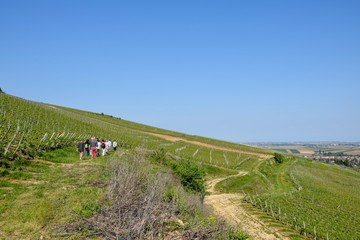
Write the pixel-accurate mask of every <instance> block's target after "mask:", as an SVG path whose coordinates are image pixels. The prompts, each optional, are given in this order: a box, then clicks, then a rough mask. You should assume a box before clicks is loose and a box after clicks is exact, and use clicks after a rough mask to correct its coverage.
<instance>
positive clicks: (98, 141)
mask: <svg viewBox="0 0 360 240" xmlns="http://www.w3.org/2000/svg"><path fill="white" fill-rule="evenodd" d="M96 141H97V145H96V156H97V157H99V156H100V149H101V142H100V140H99V139H98V138H96Z"/></svg>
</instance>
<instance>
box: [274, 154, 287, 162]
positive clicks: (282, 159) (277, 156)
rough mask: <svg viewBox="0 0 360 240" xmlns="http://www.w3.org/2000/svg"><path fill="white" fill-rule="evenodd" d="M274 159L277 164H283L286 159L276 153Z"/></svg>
mask: <svg viewBox="0 0 360 240" xmlns="http://www.w3.org/2000/svg"><path fill="white" fill-rule="evenodd" d="M274 159H275V161H276V162H277V163H283V162H284V160H285V157H284V155H282V154H281V153H274Z"/></svg>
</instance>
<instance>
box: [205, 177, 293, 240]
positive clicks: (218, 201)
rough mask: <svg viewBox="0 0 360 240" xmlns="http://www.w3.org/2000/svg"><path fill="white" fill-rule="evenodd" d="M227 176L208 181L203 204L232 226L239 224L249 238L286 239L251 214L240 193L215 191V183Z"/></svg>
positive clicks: (257, 239) (262, 239) (261, 239)
mask: <svg viewBox="0 0 360 240" xmlns="http://www.w3.org/2000/svg"><path fill="white" fill-rule="evenodd" d="M246 174H247V172H243V171H240V172H239V173H238V174H237V175H232V176H230V177H236V176H244V175H246ZM226 178H229V176H228V177H224V178H217V179H213V180H211V181H208V191H209V192H210V193H211V195H209V196H206V197H205V200H204V202H205V204H206V205H208V206H211V207H212V208H213V210H214V211H215V213H216V214H218V215H219V216H221V217H222V218H224V219H225V221H227V222H228V223H229V224H231V225H233V226H236V227H238V226H241V228H242V229H243V230H244V231H245V232H247V233H248V235H249V236H250V238H251V239H254V240H255V239H256V240H271V239H288V238H287V237H286V236H283V235H282V234H281V233H279V231H278V230H277V229H276V228H274V227H270V226H268V225H266V224H265V223H264V222H263V221H262V220H260V219H259V218H258V217H256V216H254V215H251V214H250V213H249V212H247V211H246V209H245V207H244V205H243V204H244V203H243V202H242V200H243V198H244V196H243V195H242V194H240V193H226V194H219V193H217V192H216V191H215V185H216V184H217V183H219V182H221V181H222V180H225V179H226Z"/></svg>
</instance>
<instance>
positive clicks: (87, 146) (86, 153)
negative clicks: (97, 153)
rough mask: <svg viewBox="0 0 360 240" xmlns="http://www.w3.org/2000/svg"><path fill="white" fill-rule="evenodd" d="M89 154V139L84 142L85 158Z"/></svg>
mask: <svg viewBox="0 0 360 240" xmlns="http://www.w3.org/2000/svg"><path fill="white" fill-rule="evenodd" d="M89 152H90V149H89V139H86V141H85V156H89Z"/></svg>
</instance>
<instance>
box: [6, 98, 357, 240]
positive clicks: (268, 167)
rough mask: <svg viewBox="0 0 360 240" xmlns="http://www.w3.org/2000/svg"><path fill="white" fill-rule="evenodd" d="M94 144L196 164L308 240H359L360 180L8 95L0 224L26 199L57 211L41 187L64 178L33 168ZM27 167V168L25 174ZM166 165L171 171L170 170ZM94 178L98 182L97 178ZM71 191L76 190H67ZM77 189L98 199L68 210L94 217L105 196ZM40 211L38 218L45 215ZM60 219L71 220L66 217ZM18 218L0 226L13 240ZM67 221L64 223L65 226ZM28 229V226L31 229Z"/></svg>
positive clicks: (343, 171) (342, 171)
mask: <svg viewBox="0 0 360 240" xmlns="http://www.w3.org/2000/svg"><path fill="white" fill-rule="evenodd" d="M91 136H97V137H99V138H103V139H108V138H110V139H112V140H116V141H117V142H118V143H119V144H120V147H121V149H122V150H123V151H125V150H130V152H131V151H133V150H134V149H135V148H137V147H141V148H142V149H146V150H147V151H148V150H152V151H159V150H160V149H163V151H164V152H165V153H166V155H167V156H168V157H170V158H171V159H172V161H175V160H177V161H183V160H189V161H190V162H192V163H195V164H197V166H199V167H200V168H202V169H203V170H204V171H205V173H206V176H205V177H206V178H216V177H220V176H222V177H223V176H226V175H228V176H229V177H228V178H226V179H225V180H224V181H222V182H220V183H218V184H217V185H216V189H218V190H219V191H221V192H223V193H228V192H233V193H245V194H246V199H247V201H248V202H249V203H251V204H252V205H253V206H254V207H257V208H259V209H261V210H262V211H264V212H265V213H267V214H268V215H269V216H270V217H271V218H273V219H277V221H279V222H281V223H282V224H284V225H288V226H291V227H293V228H294V229H296V231H298V233H300V234H302V235H306V236H307V237H309V238H315V237H316V238H317V239H360V232H359V228H358V227H357V226H360V208H359V206H360V192H359V191H360V188H359V186H360V173H359V172H355V171H352V170H351V169H347V168H340V167H337V166H333V165H325V164H320V163H315V162H312V161H309V160H307V159H302V158H296V157H291V156H288V157H286V160H285V161H284V162H282V163H279V162H277V161H276V160H275V159H274V158H273V157H272V154H273V153H272V152H270V151H267V150H263V149H258V148H253V147H249V146H245V145H240V144H236V143H230V142H226V141H220V140H216V139H209V138H203V137H199V136H192V135H186V134H182V133H178V132H173V131H168V130H164V129H160V128H154V127H151V126H146V125H142V124H138V123H134V122H130V121H126V120H123V119H119V118H117V117H113V116H108V115H104V114H101V113H91V112H86V111H81V110H76V109H71V108H66V107H60V106H55V105H49V104H42V103H34V102H31V101H27V100H23V99H19V98H16V97H12V96H9V95H5V94H0V158H1V160H0V167H1V168H0V175H1V176H2V178H1V181H0V194H2V195H1V198H0V201H1V203H2V208H1V209H0V214H1V216H2V217H8V216H10V215H12V216H16V215H17V214H20V213H16V212H9V209H13V208H19V207H21V206H22V205H23V204H27V203H26V200H25V199H26V198H27V197H28V196H32V197H31V199H33V197H35V198H36V197H38V200H36V201H39V202H36V201H35V202H36V204H38V203H39V204H40V205H44V207H45V208H44V209H46V208H47V207H48V208H60V206H58V205H56V204H57V203H56V201H55V200H51V201H50V202H53V201H55V203H53V204H54V205H50V206H45V205H46V204H47V203H46V201H42V200H41V199H42V198H43V196H44V194H45V195H46V194H47V193H48V192H47V191H50V188H51V187H49V186H47V185H46V184H45V182H51V181H54V180H52V178H51V176H57V177H60V178H61V177H62V176H63V175H61V174H60V173H59V172H61V171H63V170H59V169H57V168H58V167H60V166H62V167H63V165H60V166H57V167H56V168H55V167H54V166H48V164H45V165H44V164H34V163H35V160H37V159H39V158H42V159H44V160H46V161H48V160H49V159H50V160H51V158H52V157H51V156H52V154H53V153H56V154H55V155H56V156H54V159H58V157H59V154H60V153H61V149H64V148H66V147H70V146H72V147H73V148H74V147H75V143H76V142H77V141H78V140H80V139H87V138H90V137H91ZM59 151H60V152H59ZM60 155H61V154H60ZM75 155H76V154H75ZM75 155H74V156H72V157H73V160H71V158H70V160H69V161H70V162H71V163H73V164H75V166H78V164H80V163H78V162H76V161H75ZM60 159H61V161H60V162H62V161H65V162H66V159H69V158H68V157H61V156H60ZM174 159H175V160H174ZM27 161H32V163H31V164H30V165H29V166H27V164H29V163H28V162H27ZM81 164H82V163H81ZM103 164H105V163H103ZM165 165H168V166H176V164H175V165H174V164H173V163H169V164H165ZM100 166H104V165H101V164H100ZM98 167H99V166H98ZM53 168H54V169H53ZM90 168H91V169H92V167H89V169H90ZM75 169H76V168H75ZM94 169H96V167H95V168H94ZM53 171H55V172H53ZM56 171H59V172H57V173H58V174H60V175H57V173H56ZM94 171H95V170H94ZM238 172H242V173H243V174H237V173H238ZM67 174H68V173H67ZM69 174H70V173H69ZM71 174H75V173H74V172H72V173H71ZM71 174H70V175H71ZM79 174H81V176H80V182H81V181H82V180H81V179H82V178H83V177H84V178H86V179H87V178H88V177H89V175H87V174H88V173H82V172H81V171H80V172H79ZM90 175H91V174H90ZM100 175H101V174H100ZM231 175H234V177H231ZM86 176H87V177H86ZM93 176H94V177H95V176H98V177H99V175H96V174H94V175H93ZM28 179H30V180H33V181H40V184H30V186H28V185H29V183H28V182H26V181H27V180H28ZM65 179H68V181H69V180H70V179H69V178H67V177H66V178H65ZM20 181H24V182H25V183H21V182H20ZM41 181H44V182H41ZM92 181H94V179H93V180H92ZM84 184H85V183H84ZM85 185H86V184H85ZM70 186H72V187H74V186H73V185H72V184H70ZM81 186H82V185H81ZM67 187H69V186H65V188H67ZM38 188H40V189H38ZM29 189H30V190H29ZM44 189H45V190H46V191H45V190H44ZM74 189H77V190H76V191H83V190H84V191H90V192H91V191H94V194H95V195H93V200H94V201H91V202H87V201H85V199H82V200H81V201H79V204H80V205H76V204H75V206H74V207H75V208H74V209H72V210H73V211H75V212H77V213H78V214H80V215H81V214H83V213H84V214H85V215H86V214H87V212H90V213H91V214H93V213H94V212H95V213H96V212H97V210H96V209H97V207H96V206H97V205H98V204H99V202H98V201H100V200H99V199H101V195H102V194H103V193H102V191H103V190H99V189H98V188H95V189H93V190H91V189H90V190H89V189H88V190H86V189H82V190H81V189H78V188H77V187H75V188H74ZM55 193H56V192H55ZM90 194H92V193H90ZM60 195H61V194H60ZM60 195H59V196H60ZM72 197H75V196H72V195H69V196H68V197H67V198H69V201H70V202H72V201H77V200H76V198H74V199H73V200H71V199H72ZM46 198H47V197H46ZM49 198H50V196H49ZM51 198H52V197H51ZM60 198H61V197H60ZM20 199H23V200H21V201H23V202H21V201H20ZM12 200H13V201H12ZM15 200H16V201H15ZM17 200H19V201H20V202H17ZM83 200H84V201H85V202H82V201H83ZM11 204H14V207H11V206H10V205H11ZM16 204H19V205H16ZM31 204H32V203H31ZM34 204H35V203H34ZM36 204H35V205H36ZM35 205H34V206H35ZM34 208H35V207H34ZM44 209H42V208H41V209H40V210H39V211H46V210H44ZM79 209H80V210H79ZM81 209H83V210H81ZM12 211H14V210H12ZM60 212H61V211H60ZM39 214H40V213H39ZM61 214H64V217H65V216H67V217H69V216H68V215H67V213H66V211H65V210H64V212H62V213H61ZM91 214H90V215H91ZM20 215H21V214H20ZM20 215H19V218H16V219H14V220H12V221H13V222H12V221H9V223H2V225H0V226H2V227H6V229H7V231H8V232H10V233H14V232H16V231H17V230H11V226H15V225H16V224H15V222H16V221H19V220H20V221H26V218H30V216H20ZM25 215H26V214H25ZM24 218H25V219H24ZM52 218H53V216H52V215H50V216H48V215H47V214H45V213H44V214H43V216H39V217H37V219H40V220H39V221H40V223H41V224H44V225H45V226H46V227H48V225H47V224H45V222H47V221H50V222H51V219H52ZM21 219H22V220H21ZM49 219H50V220H49ZM72 220H74V219H72ZM69 221H70V220H69V219H66V217H65V220H64V222H69ZM41 224H40V225H41ZM40 225H37V226H40ZM32 227H33V226H31V225H30V226H29V227H28V228H29V229H30V228H32ZM38 231H40V230H38ZM20 235H21V233H20ZM36 236H38V235H36ZM29 239H31V238H29Z"/></svg>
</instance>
